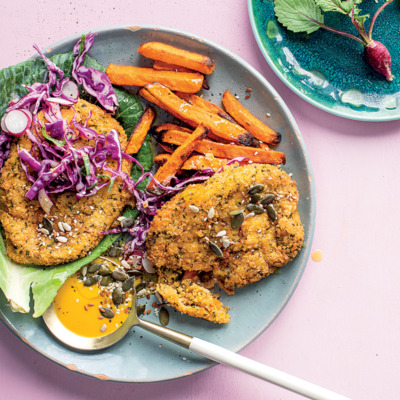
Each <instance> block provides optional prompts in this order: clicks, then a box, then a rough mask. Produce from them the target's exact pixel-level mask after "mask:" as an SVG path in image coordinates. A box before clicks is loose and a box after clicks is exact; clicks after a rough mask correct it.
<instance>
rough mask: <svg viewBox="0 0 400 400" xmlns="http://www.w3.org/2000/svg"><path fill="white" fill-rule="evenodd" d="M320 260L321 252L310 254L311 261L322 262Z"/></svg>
mask: <svg viewBox="0 0 400 400" xmlns="http://www.w3.org/2000/svg"><path fill="white" fill-rule="evenodd" d="M322 258H323V254H322V251H321V250H314V251H313V252H312V253H311V259H312V260H313V261H315V262H320V261H322Z"/></svg>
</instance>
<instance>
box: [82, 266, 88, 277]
mask: <svg viewBox="0 0 400 400" xmlns="http://www.w3.org/2000/svg"><path fill="white" fill-rule="evenodd" d="M81 274H82V276H86V274H87V265H85V266H84V267H82V269H81Z"/></svg>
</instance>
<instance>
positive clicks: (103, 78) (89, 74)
mask: <svg viewBox="0 0 400 400" xmlns="http://www.w3.org/2000/svg"><path fill="white" fill-rule="evenodd" d="M95 37H96V34H95V33H88V34H87V35H86V37H85V45H84V49H83V51H82V53H81V54H79V51H80V47H81V40H79V41H78V43H77V44H76V45H75V46H74V49H73V53H74V55H76V56H77V57H75V60H74V63H73V64H72V77H73V78H74V79H75V80H76V82H77V83H79V84H80V85H83V87H84V88H85V90H86V91H87V92H88V93H89V94H90V95H92V96H94V97H95V98H96V99H97V100H98V101H99V103H100V104H101V105H102V106H103V107H104V109H106V110H107V111H110V112H111V113H115V110H116V109H117V107H118V100H117V96H116V95H115V92H114V89H113V87H112V85H111V82H110V79H109V78H108V76H107V74H106V73H104V72H102V71H98V70H96V69H93V68H89V67H86V66H85V65H84V64H83V62H84V60H85V55H86V53H87V52H88V51H89V50H90V48H91V47H92V45H93V42H94V38H95Z"/></svg>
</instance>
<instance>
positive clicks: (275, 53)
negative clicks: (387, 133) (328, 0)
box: [248, 0, 400, 121]
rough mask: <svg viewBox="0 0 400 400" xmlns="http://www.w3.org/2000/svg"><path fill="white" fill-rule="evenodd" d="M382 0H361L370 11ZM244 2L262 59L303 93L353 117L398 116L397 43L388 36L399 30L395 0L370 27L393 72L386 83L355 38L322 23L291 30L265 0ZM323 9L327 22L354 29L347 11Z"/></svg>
mask: <svg viewBox="0 0 400 400" xmlns="http://www.w3.org/2000/svg"><path fill="white" fill-rule="evenodd" d="M382 3H383V0H378V1H377V2H375V1H373V0H364V2H363V4H362V8H363V11H364V12H365V13H369V14H370V15H371V16H372V15H373V14H374V12H375V11H376V9H377V8H378V7H379V6H380V5H381V4H382ZM248 8H249V15H250V20H251V25H252V28H253V33H254V36H255V38H256V40H257V43H258V45H259V47H260V50H261V52H262V54H263V55H264V57H265V59H266V60H267V62H268V63H269V65H270V66H271V68H272V69H273V70H274V71H275V73H276V74H277V75H278V76H279V78H281V79H282V81H283V82H284V83H285V84H286V85H287V86H289V88H290V89H292V90H293V91H294V92H295V93H297V94H298V95H299V96H301V97H302V98H303V99H305V100H307V101H308V102H310V103H311V104H313V105H314V106H316V107H319V108H321V109H322V110H325V111H328V112H330V113H332V114H335V115H339V116H341V117H345V118H350V119H355V120H363V121H388V120H395V119H399V118H400V45H399V41H398V40H393V38H398V37H399V34H400V28H399V23H398V21H399V20H400V5H399V3H398V2H394V3H392V4H390V5H389V6H387V8H386V9H385V10H384V11H383V12H382V13H381V14H380V15H379V17H378V19H377V21H376V23H375V26H374V33H373V38H374V39H375V40H378V41H380V42H382V43H384V44H385V45H386V47H387V48H388V49H389V51H390V53H391V56H392V72H393V74H394V75H395V76H396V78H395V80H394V81H393V82H391V83H389V82H387V81H386V80H385V78H384V77H383V76H381V75H380V74H378V73H376V72H375V71H373V70H372V68H371V67H370V66H369V65H367V64H366V62H365V61H364V56H363V47H362V45H360V44H359V43H358V42H356V41H355V40H351V39H348V38H345V37H343V36H339V35H336V34H334V33H331V32H328V31H325V30H323V29H320V30H318V31H317V32H314V33H312V34H310V35H307V34H303V33H291V32H289V31H287V30H286V29H285V28H284V27H283V26H282V25H280V24H279V23H278V22H277V20H276V18H275V14H274V3H273V1H270V0H248ZM324 15H325V23H326V24H327V25H330V26H334V27H335V28H337V29H340V30H343V31H347V32H350V33H353V34H355V29H354V27H353V26H352V25H351V22H349V21H347V20H348V18H347V17H346V18H343V17H342V16H341V15H340V14H338V13H332V12H330V13H324ZM389 16H390V19H389ZM369 21H370V20H368V22H367V26H368V23H369ZM392 21H394V23H393V22H392Z"/></svg>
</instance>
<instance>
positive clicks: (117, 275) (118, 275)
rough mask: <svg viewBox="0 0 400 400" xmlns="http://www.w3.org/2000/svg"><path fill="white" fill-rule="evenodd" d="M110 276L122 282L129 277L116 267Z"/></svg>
mask: <svg viewBox="0 0 400 400" xmlns="http://www.w3.org/2000/svg"><path fill="white" fill-rule="evenodd" d="M111 276H112V277H113V278H114V279H115V280H116V281H121V282H124V281H126V280H127V279H128V278H129V276H128V275H127V274H126V273H125V272H122V271H118V270H117V269H114V271H113V272H112V274H111Z"/></svg>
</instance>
